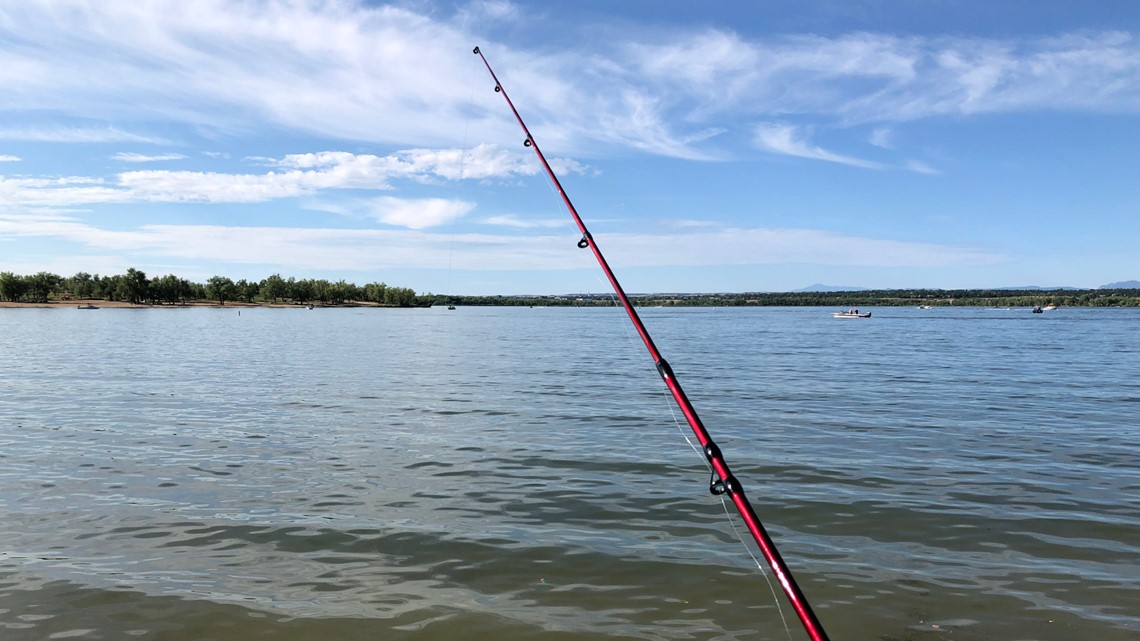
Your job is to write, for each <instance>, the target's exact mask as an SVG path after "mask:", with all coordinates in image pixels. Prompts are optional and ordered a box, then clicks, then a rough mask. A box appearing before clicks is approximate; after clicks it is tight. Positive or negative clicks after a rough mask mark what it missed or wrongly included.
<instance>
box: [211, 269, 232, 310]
mask: <svg viewBox="0 0 1140 641" xmlns="http://www.w3.org/2000/svg"><path fill="white" fill-rule="evenodd" d="M206 292H207V294H208V295H209V296H210V298H212V299H214V300H216V301H218V304H219V305H225V304H226V301H227V300H233V299H234V297H235V295H236V294H237V286H236V285H234V282H233V281H232V280H230V279H229V278H227V277H225V276H211V277H210V280H208V281H206Z"/></svg>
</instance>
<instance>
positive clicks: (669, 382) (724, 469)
mask: <svg viewBox="0 0 1140 641" xmlns="http://www.w3.org/2000/svg"><path fill="white" fill-rule="evenodd" d="M472 53H474V54H475V55H478V56H479V57H480V59H481V60H482V61H483V64H484V66H486V67H487V72H488V73H489V74H490V75H491V78H492V79H493V80H494V81H495V92H496V93H499V94H501V95H502V97H503V99H504V100H505V101H506V102H507V106H508V107H510V109H511V112H512V113H513V114H514V116H515V119H516V120H517V121H518V124H519V127H520V128H522V130H523V133H524V134H525V139H524V141H523V145H524V146H526V147H530V148H531V149H532V150H533V151H534V153H535V155H536V156H537V157H538V160H539V162H540V163H541V164H542V167H543V169H544V170H545V171H546V174H547V176H548V177H549V178H550V180H551V181H552V182H553V183H554V184H555V186H556V187H557V188H558V194H559V196H561V198H562V202H563V204H564V205H565V206H566V209H567V210H568V211H569V213H570V215H571V217H572V218H573V219H574V222H575V224H576V225H577V227H578V229H579V231H581V233H582V237H581V239H580V240H579V241H578V247H579V248H580V249H589V250H590V251H591V253H593V255H594V258H595V259H596V260H597V262H598V266H599V267H601V269H602V271H603V272H604V273H605V276H606V278H607V280H609V282H610V286H611V287H612V288H613V290H614V293H615V294H616V295H617V297H618V298H619V299H620V300H621V304H622V307H623V308H624V309H625V311H626V314H627V315H628V316H629V320H630V322H631V323H632V324H633V326H634V329H635V330H637V333H638V335H639V336H640V338H641V341H642V342H643V343H644V344H645V348H646V350H647V351H648V352H649V356H650V358H651V359H652V361H653V363H654V365H655V366H656V368H657V373H658V374H659V375H660V376H661V380H662V381H663V382H664V383H665V386H666V387H667V388H668V390H669V393H670V394H671V395H672V397H673V400H674V401H676V403H677V407H678V409H680V410H681V413H682V414H683V415H684V417H685V420H686V422H688V424H689V427H690V428H691V429H692V432H693V435H694V436H695V437H696V438H697V441H698V442H699V443H700V445H701V447H702V451H703V453H704V455H705V458H706V459H707V461H708V463H709V464H710V465H711V467H712V469H713V474H712V478H711V479H710V484H709V491H710V492H711V493H712V494H714V495H718V496H722V498H729V499H731V500H732V504H733V505H734V506H735V507H736V511H737V513H738V514H739V515H740V518H741V519H742V520H743V521H744V524H745V525H746V526H747V527H748V531H749V533H750V534H751V535H752V538H753V540H754V541H755V542H756V545H757V547H758V548H759V550H760V552H761V553H762V554H763V556H764V559H765V561H767V563H768V567H770V568H771V569H772V572H773V574H774V575H775V576H776V578H777V580H778V582H779V584H780V587H781V589H782V590H783V592H784V596H785V598H786V599H787V601H788V603H789V604H791V606H792V608H793V609H794V610H795V612H796V616H797V617H798V618H799V620H800V623H801V624H802V625H803V628H804V631H805V632H807V634H808V637H810V639H811V641H828V636H827V633H826V632H825V631H824V630H823V625H822V624H821V623H820V621H819V619H818V618H817V617H816V615H815V612H814V611H813V609H812V607H811V604H810V603H809V602H808V600H807V597H806V596H805V595H804V593H803V591H802V590H801V589H800V587H799V585H798V584H797V582H796V580H795V578H794V577H793V576H792V573H791V570H790V569H788V567H787V565H786V564H785V563H784V560H783V558H782V557H781V555H780V553H779V551H778V550H777V549H776V544H775V542H774V541H773V540H772V537H771V535H769V534H768V531H767V529H766V528H765V527H764V525H763V523H761V521H760V517H759V516H758V515H757V514H756V511H755V510H754V509H753V508H752V504H751V503H750V502H749V501H748V497H747V496H746V495H745V492H744V488H743V486H742V485H741V483H740V481H739V480H738V479H737V478H736V476H735V475H734V474H733V473H732V470H731V469H730V468H729V465H728V462H727V461H726V460H725V458H724V455H723V454H722V452H721V449H720V446H718V445H717V444H716V442H714V441H713V439H712V436H711V435H710V434H709V432H708V430H707V429H706V428H705V426H704V424H703V423H702V422H701V419H700V417H698V416H697V411H696V408H695V407H693V404H692V402H691V401H690V400H689V397H688V395H686V394H685V391H684V389H683V388H682V387H681V383H680V381H678V380H677V377H676V374H675V373H674V371H673V368H672V366H670V365H669V363H668V361H666V360H665V358H664V357H663V356H662V355H661V353H660V352H659V351H658V350H657V346H656V344H655V343H654V342H653V339H652V337H651V336H650V335H649V330H648V329H646V327H645V324H644V323H642V322H641V318H640V316H638V314H637V311H636V309H635V308H634V306H633V303H632V302H630V300H629V297H628V296H627V295H626V293H625V290H623V289H622V287H621V285H620V284H619V283H618V280H617V276H616V275H615V274H614V272H613V270H612V269H611V268H610V265H609V263H608V261H606V259H605V256H604V255H603V254H602V251H601V249H600V248H599V247H598V245H597V243H596V242H595V240H594V238H593V236H592V235H591V234H590V232H589V230H588V229H587V228H586V223H585V222H584V221H583V220H582V218H581V216H579V215H578V211H577V210H576V209H575V208H574V205H573V204H572V203H571V202H570V198H569V197H568V196H567V195H566V192H565V190H563V189H562V185H561V183H560V182H559V181H558V178H557V176H555V174H554V170H553V169H552V168H551V167H550V163H549V162H548V161H547V160H546V156H544V155H543V153H542V151H541V150H540V149H539V147H538V143H537V142H536V141H535V139H534V136H532V135H531V133H530V130H529V129H528V128H527V126H526V123H524V122H523V119H522V116H521V115H520V114H519V112H518V109H516V108H515V105H514V103H513V102H511V99H510V97H509V96H508V95H507V92H506V90H505V89H504V88H503V86H502V83H500V82H499V79H498V77H497V76H496V75H495V72H494V70H492V69H491V63H489V62H488V61H487V58H486V57H485V56H484V55H483V53H482V52H481V51H480V50H479V48H478V47H475V49H474V51H473V52H472Z"/></svg>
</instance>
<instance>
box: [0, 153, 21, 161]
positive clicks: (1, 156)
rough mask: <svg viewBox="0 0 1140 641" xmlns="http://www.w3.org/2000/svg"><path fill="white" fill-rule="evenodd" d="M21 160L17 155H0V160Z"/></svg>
mask: <svg viewBox="0 0 1140 641" xmlns="http://www.w3.org/2000/svg"><path fill="white" fill-rule="evenodd" d="M21 160H23V159H22V158H20V157H19V156H10V155H8V154H4V155H0V162H20V161H21Z"/></svg>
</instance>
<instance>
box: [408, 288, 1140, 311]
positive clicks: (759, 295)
mask: <svg viewBox="0 0 1140 641" xmlns="http://www.w3.org/2000/svg"><path fill="white" fill-rule="evenodd" d="M425 298H426V299H428V300H430V301H431V302H433V303H435V304H451V305H514V306H520V305H521V306H536V305H545V306H561V307H566V306H570V307H575V306H577V307H585V306H611V305H617V304H619V303H617V301H616V298H615V297H614V296H613V295H612V294H610V293H605V294H569V295H559V296H448V295H442V294H440V295H434V296H433V295H428V296H426V297H425ZM629 298H630V301H631V302H632V303H633V304H634V305H635V306H639V307H735V306H759V307H829V306H836V307H873V306H881V307H908V306H915V307H917V306H919V305H930V306H932V307H938V306H947V307H950V306H961V307H1038V306H1045V305H1049V304H1052V305H1059V306H1061V307H1140V289H1052V290H1040V289H949V290H948V289H880V290H858V291H840V292H744V293H726V294H699V293H697V294H694V293H660V294H631V295H630V296H629Z"/></svg>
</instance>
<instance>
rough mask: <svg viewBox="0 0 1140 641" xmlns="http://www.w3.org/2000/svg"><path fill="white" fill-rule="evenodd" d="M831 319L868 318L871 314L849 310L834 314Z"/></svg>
mask: <svg viewBox="0 0 1140 641" xmlns="http://www.w3.org/2000/svg"><path fill="white" fill-rule="evenodd" d="M831 317H832V318H870V317H871V312H860V311H859V310H857V309H849V310H847V311H845V312H834V313H833V314H832V315H831Z"/></svg>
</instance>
